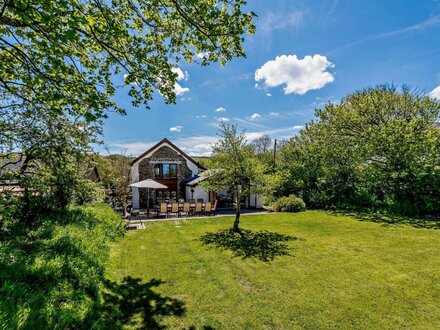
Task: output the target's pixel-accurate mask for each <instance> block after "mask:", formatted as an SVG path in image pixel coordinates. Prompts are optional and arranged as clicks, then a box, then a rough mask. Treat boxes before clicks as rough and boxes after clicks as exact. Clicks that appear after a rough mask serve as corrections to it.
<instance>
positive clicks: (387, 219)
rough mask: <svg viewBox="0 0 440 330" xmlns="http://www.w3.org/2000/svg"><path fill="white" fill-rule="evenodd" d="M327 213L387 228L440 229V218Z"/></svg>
mask: <svg viewBox="0 0 440 330" xmlns="http://www.w3.org/2000/svg"><path fill="white" fill-rule="evenodd" d="M327 213H329V214H331V215H336V216H338V215H339V216H340V215H343V216H349V217H353V218H355V219H356V220H359V221H369V222H376V223H381V224H383V225H385V226H389V225H409V226H412V227H415V228H427V229H440V218H437V217H431V218H421V217H408V216H401V215H392V214H383V213H373V212H362V211H352V210H332V211H327Z"/></svg>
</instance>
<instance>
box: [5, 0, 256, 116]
mask: <svg viewBox="0 0 440 330" xmlns="http://www.w3.org/2000/svg"><path fill="white" fill-rule="evenodd" d="M245 4H246V1H245V0H223V1H217V0H216V1H214V0H191V1H187V0H121V1H105V0H3V1H0V71H1V72H2V75H1V77H0V92H2V93H7V94H8V98H7V99H5V100H3V101H2V104H1V107H2V108H5V107H14V106H16V105H17V104H22V103H27V104H31V105H32V107H33V108H34V109H35V108H37V109H40V108H42V109H44V110H45V111H52V112H53V111H66V110H67V111H68V113H69V114H70V115H78V114H80V115H84V116H85V118H86V119H87V120H89V121H90V120H94V119H95V118H99V117H102V116H105V111H106V110H108V109H113V110H116V111H119V112H124V110H123V109H122V108H121V107H119V106H118V105H117V104H116V103H115V102H114V101H113V100H112V99H111V97H112V95H114V93H115V88H116V86H115V82H114V79H113V78H112V77H113V76H114V75H120V76H122V75H124V78H125V85H126V86H128V88H129V95H130V96H131V97H132V102H133V104H134V105H140V104H141V103H143V104H144V105H145V106H146V107H147V108H148V103H149V100H151V99H152V96H153V92H154V90H157V91H158V92H159V93H160V94H161V95H162V96H163V97H164V99H165V101H166V102H168V103H171V102H174V101H175V93H174V86H175V81H176V78H177V73H176V70H175V69H174V67H175V66H177V65H178V64H179V62H180V61H181V60H182V59H183V60H185V61H187V62H192V61H193V59H194V58H195V56H196V55H200V54H201V56H200V57H202V59H201V64H203V65H207V64H208V63H210V62H213V61H219V62H220V63H225V62H227V61H229V60H231V59H232V58H233V57H234V56H244V55H245V53H244V50H243V47H242V41H243V34H245V33H253V32H254V29H255V28H254V25H253V23H252V19H253V17H254V16H255V15H254V14H253V13H243V12H242V11H241V10H242V8H243V6H244V5H245Z"/></svg>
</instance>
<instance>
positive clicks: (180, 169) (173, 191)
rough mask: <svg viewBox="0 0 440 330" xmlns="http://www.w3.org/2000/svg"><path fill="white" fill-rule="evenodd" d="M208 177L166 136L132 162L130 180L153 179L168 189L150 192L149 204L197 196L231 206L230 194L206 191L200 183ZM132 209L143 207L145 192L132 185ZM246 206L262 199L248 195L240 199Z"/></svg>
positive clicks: (195, 197)
mask: <svg viewBox="0 0 440 330" xmlns="http://www.w3.org/2000/svg"><path fill="white" fill-rule="evenodd" d="M208 176H209V171H207V170H206V168H204V167H203V166H202V165H200V164H199V163H198V162H197V161H196V160H194V159H193V158H192V157H190V156H188V155H187V154H186V153H185V152H183V151H182V150H181V149H180V148H178V147H177V146H176V145H174V144H173V143H172V142H171V141H169V140H168V139H166V138H165V139H163V140H162V141H160V142H158V143H157V144H155V145H154V146H152V147H151V148H150V149H148V150H147V151H145V152H144V153H143V154H141V155H140V156H139V157H137V158H136V159H134V160H133V161H132V162H131V182H132V183H135V182H139V181H142V180H146V179H153V180H155V181H157V182H159V183H162V184H164V185H165V186H167V187H168V189H157V190H152V191H150V205H154V204H157V203H159V202H161V201H162V200H164V201H166V200H168V199H174V200H179V199H184V200H188V199H199V198H203V200H204V201H211V202H214V201H215V200H219V202H223V204H224V206H226V207H228V206H232V204H233V203H232V202H233V196H232V195H231V193H229V192H228V191H226V190H225V191H218V192H214V191H208V190H206V188H205V187H204V186H202V185H200V183H201V182H202V181H203V180H205V179H206V178H207V177H208ZM132 193H133V200H132V202H133V208H134V209H138V208H146V207H147V198H148V191H147V189H143V188H136V187H132ZM243 204H244V206H245V207H256V208H260V207H262V198H261V196H257V195H250V196H247V197H246V198H245V199H244V200H243Z"/></svg>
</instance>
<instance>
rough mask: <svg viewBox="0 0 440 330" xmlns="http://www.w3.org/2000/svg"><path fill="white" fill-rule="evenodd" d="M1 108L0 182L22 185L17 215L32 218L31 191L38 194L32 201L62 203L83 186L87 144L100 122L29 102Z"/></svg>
mask: <svg viewBox="0 0 440 330" xmlns="http://www.w3.org/2000/svg"><path fill="white" fill-rule="evenodd" d="M0 113H1V118H0V128H1V129H2V134H0V144H1V146H2V152H1V153H0V182H16V183H17V184H19V185H20V186H21V187H22V188H24V189H26V191H25V196H24V198H23V199H22V202H23V212H22V214H21V215H20V217H21V218H22V219H23V220H24V223H27V224H29V223H30V222H32V221H35V214H31V213H30V212H28V210H27V209H29V208H30V207H31V205H30V204H29V201H30V199H34V200H35V199H36V196H40V199H41V201H40V202H37V204H40V205H42V206H48V207H50V208H65V207H66V206H67V205H68V204H69V203H71V202H73V200H74V198H75V197H74V195H75V194H76V193H77V192H79V191H78V189H83V190H84V188H82V187H81V186H82V184H83V183H84V177H85V175H86V172H87V170H88V169H89V164H90V163H91V160H90V156H89V154H90V152H91V147H90V144H91V143H94V142H97V140H96V136H97V135H98V134H99V133H100V129H99V125H98V124H96V123H95V124H89V123H87V122H85V121H84V120H80V119H77V118H73V117H72V116H68V115H66V114H50V113H47V112H44V111H37V109H35V108H33V107H30V106H16V107H11V108H7V109H4V108H3V109H2V110H0ZM16 150H19V151H20V152H18V153H16V152H15V151H16Z"/></svg>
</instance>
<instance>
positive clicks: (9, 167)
mask: <svg viewBox="0 0 440 330" xmlns="http://www.w3.org/2000/svg"><path fill="white" fill-rule="evenodd" d="M25 158H26V156H25V155H24V154H23V153H21V152H12V153H10V154H2V155H1V157H0V177H3V179H2V182H1V185H5V184H17V183H18V181H17V178H14V180H11V176H12V177H14V175H17V174H19V173H20V171H21V169H22V167H23V164H24V161H25ZM29 166H30V167H33V166H34V164H29ZM29 172H30V169H29V168H27V169H26V170H25V171H24V173H23V174H24V175H26V174H29ZM6 178H7V179H6Z"/></svg>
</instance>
